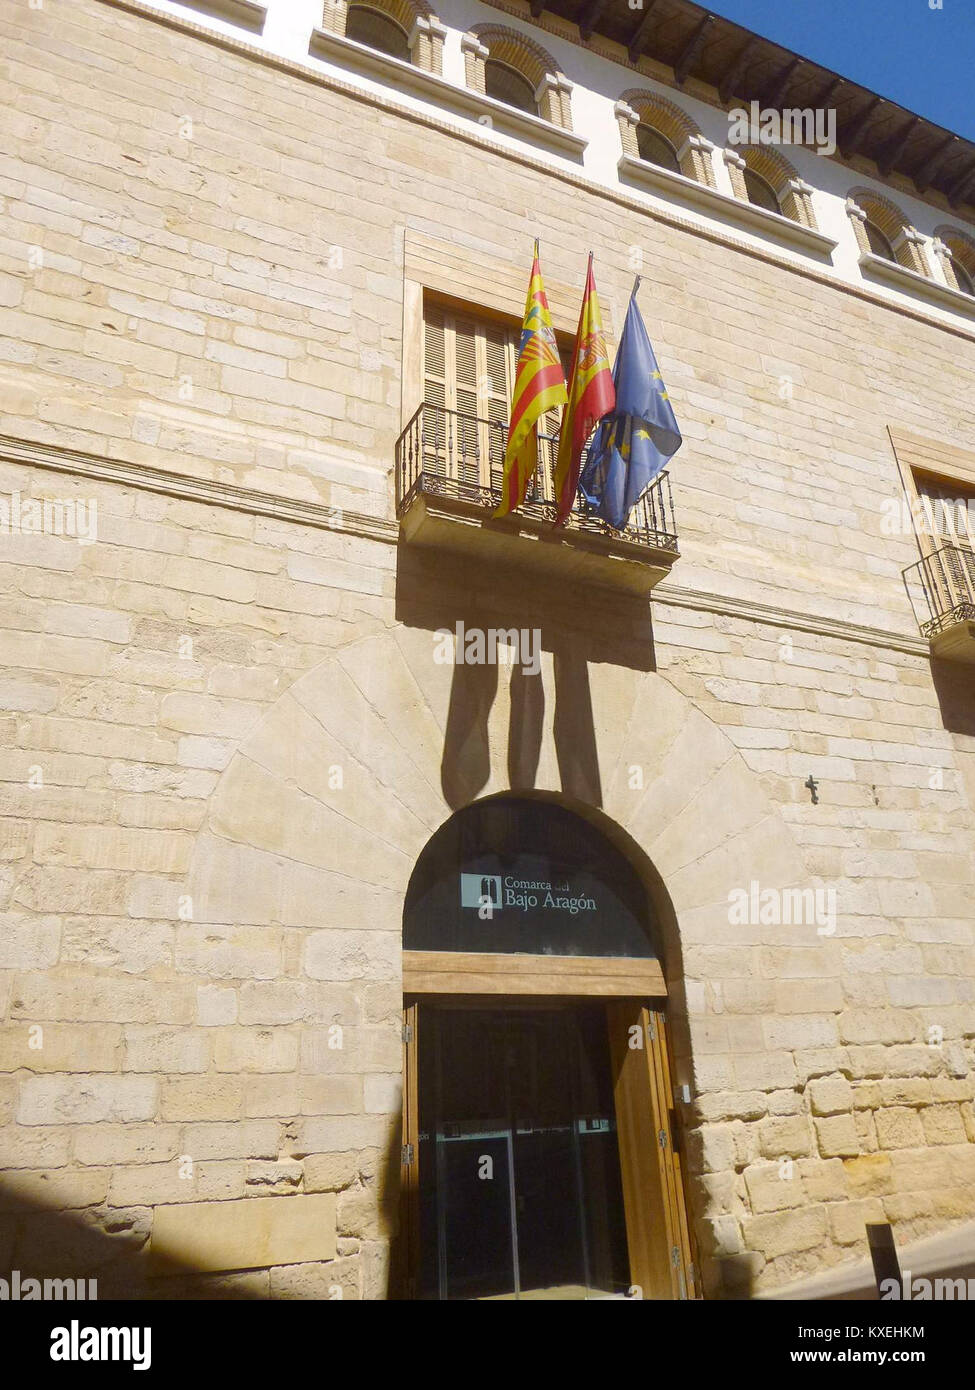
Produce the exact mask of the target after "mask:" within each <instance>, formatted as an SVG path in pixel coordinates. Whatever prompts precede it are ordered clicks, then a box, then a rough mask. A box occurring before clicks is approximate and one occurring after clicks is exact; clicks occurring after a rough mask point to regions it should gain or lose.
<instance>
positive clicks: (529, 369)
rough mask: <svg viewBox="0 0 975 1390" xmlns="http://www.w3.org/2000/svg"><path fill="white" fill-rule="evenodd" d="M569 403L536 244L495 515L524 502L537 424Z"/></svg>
mask: <svg viewBox="0 0 975 1390" xmlns="http://www.w3.org/2000/svg"><path fill="white" fill-rule="evenodd" d="M566 399H567V397H566V391H565V374H564V372H563V371H562V361H561V358H560V357H559V349H558V344H557V343H556V341H555V333H554V331H553V329H552V318H551V315H550V314H549V311H548V300H547V299H546V298H545V286H544V285H543V284H542V272H541V268H540V267H539V264H538V242H537V241H536V242H535V259H534V261H533V262H532V278H531V282H530V283H529V286H528V298H527V300H526V302H525V321H524V323H523V324H522V329H521V343H520V345H519V347H518V366H517V369H516V371H515V389H514V392H513V394H512V398H511V421H510V423H509V425H508V443H507V447H506V448H505V451H504V480H503V482H502V485H501V505H500V507H498V510H497V511H496V512H495V513H494V515H495V516H506V515H507V514H508V512H513V511H514V510H515V508H516V507H520V506H521V504H522V502H524V500H525V494H526V493H527V491H528V484H529V483H530V482H531V479H532V474H533V473H534V472H535V469H536V468H537V466H538V422H539V420H540V419H541V417H542V416H543V415H544V414H545V412H546V411H547V410H551V409H553V407H555V406H559V405H565V402H566Z"/></svg>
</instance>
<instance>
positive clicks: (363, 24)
mask: <svg viewBox="0 0 975 1390" xmlns="http://www.w3.org/2000/svg"><path fill="white" fill-rule="evenodd" d="M345 37H346V38H347V39H354V40H355V42H356V43H363V44H365V45H366V47H367V48H376V49H378V50H379V52H380V53H388V54H389V56H390V57H391V58H399V59H401V60H402V61H403V62H404V63H408V62H409V61H410V45H409V42H408V40H407V37H406V33H405V31H404V30H403V29H401V28H400V26H399V25H398V24H397V23H396V21H395V19H391V18H390V17H389V15H385V14H381V13H380V11H379V10H373V9H370V8H369V7H368V6H367V5H351V6H350V7H349V14H348V18H347V20H346V24H345Z"/></svg>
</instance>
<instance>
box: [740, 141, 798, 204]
mask: <svg viewBox="0 0 975 1390" xmlns="http://www.w3.org/2000/svg"><path fill="white" fill-rule="evenodd" d="M735 148H736V150H737V151H738V153H739V154H740V155H741V157H742V159H743V160H744V161H745V163H746V164H747V166H748V168H749V169H753V170H754V171H755V173H756V174H761V176H762V178H763V179H764V180H765V181H766V183H770V184H771V185H772V187H773V188H774V189H775V192H776V195H777V197H778V198H779V200H780V201H783V200H784V198H785V195H786V193H787V192H788V188H789V184H790V183H798V182H799V175H798V173H797V172H796V168H795V165H794V164H792V163H790V161H789V160H788V159H786V157H785V155H784V154H782V153H781V152H780V151H779V150H777V149H772V147H771V146H769V145H736V146H735Z"/></svg>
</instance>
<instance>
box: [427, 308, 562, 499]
mask: <svg viewBox="0 0 975 1390" xmlns="http://www.w3.org/2000/svg"><path fill="white" fill-rule="evenodd" d="M423 321H424V326H423V334H424V346H423V362H424V397H423V398H424V401H425V402H426V403H427V404H428V405H429V406H431V407H434V408H433V409H431V410H430V411H428V412H426V417H425V426H426V427H425V436H426V437H427V449H426V454H427V459H428V463H427V464H426V465H425V466H427V467H429V468H430V469H431V471H434V470H439V471H440V472H441V473H442V474H443V476H445V477H447V478H449V479H451V480H453V481H454V482H456V483H458V484H460V485H461V487H462V488H463V489H464V490H465V491H466V492H467V493H468V494H469V495H470V496H471V497H472V498H473V497H474V495H475V493H474V490H475V489H487V488H492V489H493V490H494V491H495V492H499V491H500V488H501V477H502V467H503V463H504V447H505V441H506V437H507V431H506V427H507V423H508V416H509V411H510V406H511V395H512V391H513V389H514V383H515V372H516V368H517V363H518V344H519V342H520V339H521V333H520V330H519V329H517V328H514V327H507V326H505V325H504V324H500V323H498V322H496V321H495V320H493V319H479V318H477V317H476V316H473V315H465V314H458V313H456V312H455V311H454V310H451V309H448V308H446V307H442V306H440V305H438V304H436V303H433V302H427V303H425V304H424V315H423ZM560 419H561V412H560V411H559V410H550V411H548V412H547V414H546V415H545V416H544V417H543V419H542V420H541V421H540V422H539V433H540V434H542V435H551V436H554V435H555V434H556V433H557V431H558V428H559V423H560ZM541 458H542V461H543V464H545V465H546V466H545V467H544V468H543V469H542V470H541V472H540V474H539V475H538V478H537V483H538V495H539V496H544V497H546V498H551V497H552V496H553V492H552V483H551V477H550V476H548V475H549V474H550V471H551V468H550V465H551V464H554V461H555V445H554V442H552V443H547V442H543V443H542V446H541ZM530 495H531V494H530Z"/></svg>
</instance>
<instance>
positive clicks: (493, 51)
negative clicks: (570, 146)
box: [460, 24, 572, 131]
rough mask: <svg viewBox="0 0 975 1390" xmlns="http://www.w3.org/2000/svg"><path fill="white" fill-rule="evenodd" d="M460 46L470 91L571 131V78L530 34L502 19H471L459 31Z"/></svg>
mask: <svg viewBox="0 0 975 1390" xmlns="http://www.w3.org/2000/svg"><path fill="white" fill-rule="evenodd" d="M460 48H461V52H462V53H463V55H464V75H465V81H466V84H467V86H468V87H469V88H470V90H471V91H472V92H482V93H483V94H484V95H485V96H488V97H491V98H493V99H494V100H495V101H500V102H503V103H504V105H505V106H510V107H511V108H512V110H514V111H525V112H527V113H528V114H529V115H531V116H537V117H538V118H539V119H540V120H543V121H548V123H549V124H550V125H553V126H558V127H559V129H561V130H569V131H571V129H572V117H571V111H570V104H571V102H570V96H571V92H572V83H571V82H570V81H569V79H568V78H567V77H566V76H565V73H563V72H561V71H560V70H559V66H558V64H557V63H556V61H555V59H554V58H553V57H552V55H551V54H550V53H548V52H546V50H545V49H544V48H542V47H541V46H540V45H539V44H537V43H536V42H535V41H534V39H529V38H526V36H525V35H524V34H520V33H518V32H517V30H515V29H511V28H509V27H508V26H507V25H506V24H475V25H474V27H473V28H472V29H471V30H469V32H468V33H466V34H463V35H462V36H461V40H460Z"/></svg>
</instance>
